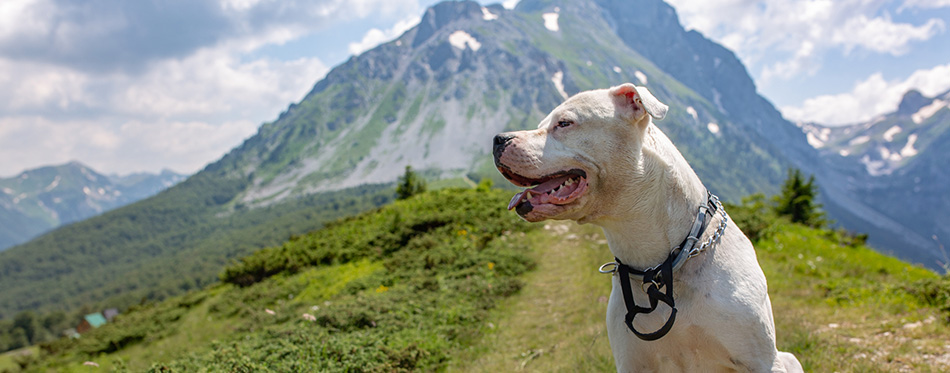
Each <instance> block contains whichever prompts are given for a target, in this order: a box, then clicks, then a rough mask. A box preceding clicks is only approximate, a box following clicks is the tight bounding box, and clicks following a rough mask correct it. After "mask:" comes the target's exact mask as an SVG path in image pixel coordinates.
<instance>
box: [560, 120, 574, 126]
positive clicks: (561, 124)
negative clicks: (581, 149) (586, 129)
mask: <svg viewBox="0 0 950 373" xmlns="http://www.w3.org/2000/svg"><path fill="white" fill-rule="evenodd" d="M571 124H572V122H571V121H569V120H562V121H560V122H557V126H558V127H560V128H564V127H567V126H570V125H571Z"/></svg>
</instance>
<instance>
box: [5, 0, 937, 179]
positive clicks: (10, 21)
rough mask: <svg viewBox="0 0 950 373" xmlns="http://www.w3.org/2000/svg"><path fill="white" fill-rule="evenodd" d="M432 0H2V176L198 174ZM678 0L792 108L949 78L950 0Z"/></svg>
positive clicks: (857, 99)
mask: <svg viewBox="0 0 950 373" xmlns="http://www.w3.org/2000/svg"><path fill="white" fill-rule="evenodd" d="M435 2H436V1H435V0H311V1H306V0H136V1H127V0H84V1H75V0H3V1H0V177H9V176H14V175H16V174H17V173H19V172H21V171H23V170H26V169H32V168H36V167H40V166H45V165H52V164H62V163H66V162H69V161H79V162H82V163H85V164H87V165H89V166H91V167H92V168H93V169H96V170H98V171H100V172H103V173H107V174H128V173H132V172H158V171H160V170H162V169H171V170H173V171H176V172H181V173H194V172H196V171H198V170H200V169H201V168H203V167H204V166H205V165H207V164H208V163H210V162H213V161H215V160H217V159H219V158H220V157H221V156H223V155H224V154H225V153H227V152H228V151H229V150H230V149H232V148H234V147H236V146H238V145H240V143H241V142H242V141H243V140H244V139H246V138H248V137H250V136H252V135H253V134H254V133H256V130H257V128H258V127H259V126H260V125H261V123H264V122H267V121H271V120H274V119H276V118H277V116H278V115H279V114H280V112H281V111H283V110H285V109H286V108H287V106H288V105H289V104H290V103H293V102H298V101H299V100H300V99H302V98H303V97H304V95H305V94H306V93H307V92H308V91H309V90H310V89H311V88H312V87H313V85H314V83H316V82H317V81H318V80H319V79H321V78H322V77H323V76H325V75H326V73H327V72H328V71H329V69H330V68H332V67H333V66H336V65H339V64H340V63H342V62H344V61H346V59H347V58H349V57H350V56H352V55H354V54H359V53H361V52H363V51H365V50H368V49H370V48H372V47H373V46H375V45H378V44H379V43H381V42H384V41H388V40H391V39H393V38H395V37H396V36H398V35H399V34H401V33H402V32H404V31H405V30H408V29H409V28H410V27H412V26H413V25H415V24H416V23H418V22H419V19H420V16H421V15H422V13H423V12H424V10H425V8H426V7H428V6H430V5H432V4H434V3H435ZM481 2H482V3H483V4H489V3H496V2H499V1H498V0H495V1H481ZM668 2H669V3H670V4H671V5H673V6H674V7H675V8H676V10H677V13H678V14H679V15H680V19H681V21H682V22H683V24H684V25H685V27H687V28H688V29H695V30H697V31H699V32H701V33H703V34H704V35H706V36H707V37H709V38H710V39H713V40H715V41H717V42H719V43H721V44H723V45H725V46H727V47H728V48H730V49H732V50H733V51H735V52H736V55H737V56H738V57H739V58H740V59H741V60H742V61H743V63H744V64H745V65H746V67H747V69H748V71H749V73H750V75H752V77H753V79H754V81H755V83H756V85H757V87H758V89H759V92H760V93H761V94H762V95H763V96H765V97H766V98H767V99H769V100H770V101H771V102H772V103H773V104H775V106H776V107H777V108H779V110H780V111H781V112H782V113H783V115H785V117H786V118H788V119H789V120H792V121H811V122H818V123H824V124H828V125H842V124H848V123H854V122H860V121H866V120H870V119H872V118H873V117H874V116H877V115H880V114H883V113H887V112H890V111H893V110H895V109H896V107H897V104H898V102H899V101H900V98H901V96H902V95H903V93H904V92H906V91H907V90H909V89H918V90H920V91H921V92H922V93H924V94H925V95H928V96H933V95H936V94H939V93H942V92H945V91H947V90H950V48H948V47H950V30H948V28H950V0H892V1H883V0H834V1H832V0H669V1H668ZM516 3H517V1H516V0H506V1H504V5H505V6H506V7H508V8H511V7H513V6H514V5H515V4H516ZM631 4H635V2H633V1H631ZM539 22H541V20H539Z"/></svg>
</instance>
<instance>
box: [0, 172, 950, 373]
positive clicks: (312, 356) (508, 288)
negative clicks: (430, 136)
mask: <svg viewBox="0 0 950 373" xmlns="http://www.w3.org/2000/svg"><path fill="white" fill-rule="evenodd" d="M509 195H510V193H507V192H500V191H482V192H478V191H471V190H468V191H465V190H459V189H449V190H439V191H433V192H429V193H426V194H423V195H420V196H417V197H414V198H410V199H408V200H404V201H398V202H396V203H395V204H394V205H393V206H389V207H385V208H383V209H380V210H379V211H377V212H374V213H369V214H364V215H361V216H359V217H355V218H350V219H346V220H343V221H340V222H337V223H334V224H331V225H330V226H329V227H328V228H326V229H324V230H321V231H317V232H314V233H312V234H309V235H307V236H301V237H295V238H294V239H292V240H291V241H289V242H287V243H285V244H284V245H283V246H281V247H275V248H271V249H267V250H263V251H260V252H258V253H257V254H255V255H253V256H252V257H250V258H248V259H246V260H244V261H241V262H239V263H234V264H233V265H232V267H231V268H230V269H229V271H228V272H226V273H227V274H228V275H227V276H224V279H225V283H223V284H218V285H215V286H213V287H211V288H208V289H205V290H201V291H197V292H192V293H189V294H187V295H184V296H180V297H177V298H173V299H170V300H168V301H165V302H162V303H158V304H153V305H147V306H142V307H139V308H138V309H135V310H132V311H130V312H127V313H125V314H123V315H121V316H120V318H118V319H116V322H114V323H112V324H109V325H107V326H105V327H102V328H99V329H96V330H95V331H93V332H91V333H88V334H86V335H84V336H83V337H82V338H81V339H80V340H78V341H69V340H62V341H59V342H56V343H53V344H50V345H46V346H43V348H42V349H41V350H34V351H33V353H34V356H37V357H38V358H39V359H40V361H36V362H34V363H33V364H32V365H30V366H29V367H28V369H27V370H28V371H62V372H85V371H90V370H91V369H92V368H90V367H88V366H84V365H83V362H85V361H92V362H95V363H97V364H99V366H100V368H99V369H101V370H115V371H125V370H131V371H141V370H150V371H163V369H171V370H172V371H199V370H201V371H385V372H393V371H447V372H496V371H504V372H508V371H527V372H564V371H570V372H575V371H579V372H613V371H615V368H614V365H613V358H612V355H611V350H610V345H609V341H608V340H607V335H606V325H605V322H604V319H605V314H606V306H607V298H608V295H609V292H610V286H611V285H610V278H609V277H608V276H606V275H602V274H600V273H598V272H597V270H596V269H597V267H598V266H599V265H600V264H602V263H604V262H606V261H609V260H610V259H611V258H612V256H611V254H610V252H609V249H608V248H607V245H606V241H605V240H604V239H603V236H602V233H601V232H600V230H599V228H597V227H594V226H589V225H588V226H580V225H577V224H574V223H566V222H546V223H541V224H530V225H529V224H525V223H523V222H519V221H518V220H517V219H515V218H514V215H513V214H512V213H510V212H506V211H504V210H503V207H502V206H504V204H505V203H506V200H507V196H509ZM737 213H738V211H737ZM761 237H764V238H762V239H760V240H759V241H758V242H757V243H756V247H757V253H758V259H759V262H760V264H761V266H762V268H763V270H764V271H765V273H766V276H767V277H768V279H769V291H770V296H771V299H772V305H773V310H774V315H775V320H776V327H777V336H778V341H777V344H778V347H779V349H781V350H783V351H789V352H792V353H794V354H795V355H796V356H798V357H799V359H800V360H801V362H802V363H803V365H804V366H805V368H806V371H822V372H824V371H828V372H831V371H862V372H863V371H869V372H875V371H947V370H948V369H950V343H948V342H947V336H948V335H950V327H948V321H950V320H948V316H950V285H948V283H950V281H948V280H947V279H941V278H940V277H938V276H937V275H936V274H934V273H932V272H929V271H927V270H925V269H922V268H920V267H916V266H912V265H909V264H907V263H903V262H901V261H899V260H897V259H894V258H890V257H887V256H884V255H880V254H877V253H876V252H874V251H873V250H871V249H869V248H867V247H866V246H864V245H863V244H860V243H857V242H856V241H855V240H853V239H850V238H849V237H847V236H845V235H843V234H841V233H840V232H835V231H830V230H820V229H811V228H806V227H803V226H799V225H793V224H789V223H785V222H782V221H780V220H779V221H775V222H773V223H772V224H771V225H769V226H768V227H767V228H765V229H764V230H763V233H762V234H761ZM242 273H247V274H253V276H251V277H244V276H241V274H242ZM308 317H309V319H308ZM3 370H10V371H17V370H18V368H17V364H16V363H15V362H14V360H13V357H12V355H11V354H6V355H2V356H0V371H3Z"/></svg>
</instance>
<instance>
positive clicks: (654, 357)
mask: <svg viewBox="0 0 950 373" xmlns="http://www.w3.org/2000/svg"><path fill="white" fill-rule="evenodd" d="M666 111H667V106H666V105H664V104H663V103H661V102H659V101H658V100H657V99H656V98H655V97H653V95H652V94H651V93H650V92H649V91H648V90H647V89H646V88H643V87H635V86H634V85H632V84H629V83H628V84H624V85H621V86H617V87H613V88H610V89H601V90H594V91H587V92H582V93H579V94H577V95H575V96H573V97H571V98H569V99H568V100H567V101H565V102H564V103H562V104H561V105H560V106H558V107H557V108H555V109H554V111H552V112H551V113H550V114H549V115H548V116H547V117H546V118H544V120H542V121H541V123H540V124H539V125H538V129H537V130H530V131H518V132H507V133H502V134H499V135H498V136H496V137H495V143H494V149H493V152H494V157H495V165H496V166H497V168H498V170H499V171H501V173H502V174H503V175H504V176H505V177H506V178H507V179H508V180H510V181H511V182H512V183H514V184H515V185H518V186H521V187H531V189H527V190H525V191H522V192H520V193H518V194H516V195H515V196H514V198H512V200H511V203H510V204H509V206H508V208H509V209H515V210H516V211H517V213H518V214H519V215H520V216H521V217H522V218H524V219H525V220H527V221H531V222H537V221H541V220H545V219H571V220H576V221H577V222H579V223H592V224H595V225H598V226H600V227H602V228H603V230H604V234H605V235H606V237H607V242H608V245H609V246H610V251H611V252H612V253H613V255H614V256H615V257H616V258H617V259H616V260H617V261H616V262H615V263H608V264H605V266H604V267H601V268H602V270H603V269H605V268H606V269H608V271H606V272H615V273H614V276H613V291H612V292H611V294H610V302H609V304H608V309H607V331H608V337H609V339H610V345H611V349H612V350H613V355H614V359H615V360H616V364H617V371H618V372H657V371H661V372H708V371H752V372H765V371H772V372H795V371H802V366H801V364H800V363H799V362H798V360H797V359H796V358H795V357H794V356H793V355H791V354H789V353H785V352H779V351H778V350H776V347H775V325H774V322H773V320H772V306H771V303H770V301H769V295H768V292H767V287H766V281H765V275H764V274H763V273H762V269H761V268H760V267H759V265H758V262H757V261H756V257H755V250H754V249H753V247H752V243H751V242H749V239H748V238H746V236H745V235H744V234H743V233H742V232H741V231H740V230H739V228H737V227H736V226H735V225H734V224H728V218H727V215H726V214H725V212H723V211H722V207H721V206H720V205H719V204H718V200H716V198H715V196H712V195H710V194H708V192H707V190H706V188H705V187H704V186H703V183H702V182H701V181H700V180H699V177H697V176H696V173H695V172H693V170H692V168H690V166H689V164H687V163H686V160H685V159H684V158H683V156H682V155H681V154H680V152H679V151H678V150H677V149H676V147H674V146H673V143H672V142H670V140H669V139H668V138H667V137H666V135H664V134H663V133H662V132H660V129H659V128H657V127H656V126H655V125H653V123H652V118H656V119H662V118H663V117H664V116H665V115H666ZM706 227H709V229H705V228H706ZM690 235H691V236H695V237H693V238H691V239H687V236H690ZM681 253H682V255H680V254H681ZM670 290H672V292H671V291H670ZM624 293H627V294H626V296H625V294H624ZM674 302H675V303H674ZM651 305H652V307H650V306H651ZM638 307H642V308H638Z"/></svg>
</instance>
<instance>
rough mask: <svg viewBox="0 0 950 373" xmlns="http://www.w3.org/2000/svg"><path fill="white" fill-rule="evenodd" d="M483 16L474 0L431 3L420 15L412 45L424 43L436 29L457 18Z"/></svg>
mask: <svg viewBox="0 0 950 373" xmlns="http://www.w3.org/2000/svg"><path fill="white" fill-rule="evenodd" d="M483 16H484V13H482V6H481V5H480V4H478V3H477V2H474V1H445V2H441V3H438V4H436V5H433V6H432V7H430V8H429V9H427V10H426V12H425V14H424V15H423V16H422V21H421V22H419V26H417V30H416V36H415V38H414V39H413V41H412V46H413V47H417V46H419V45H421V44H423V43H425V42H426V40H429V38H431V37H432V35H434V34H435V32H436V31H438V30H439V29H441V28H442V27H445V26H446V25H448V24H450V23H452V22H455V21H457V20H459V19H466V18H481V17H483Z"/></svg>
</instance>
